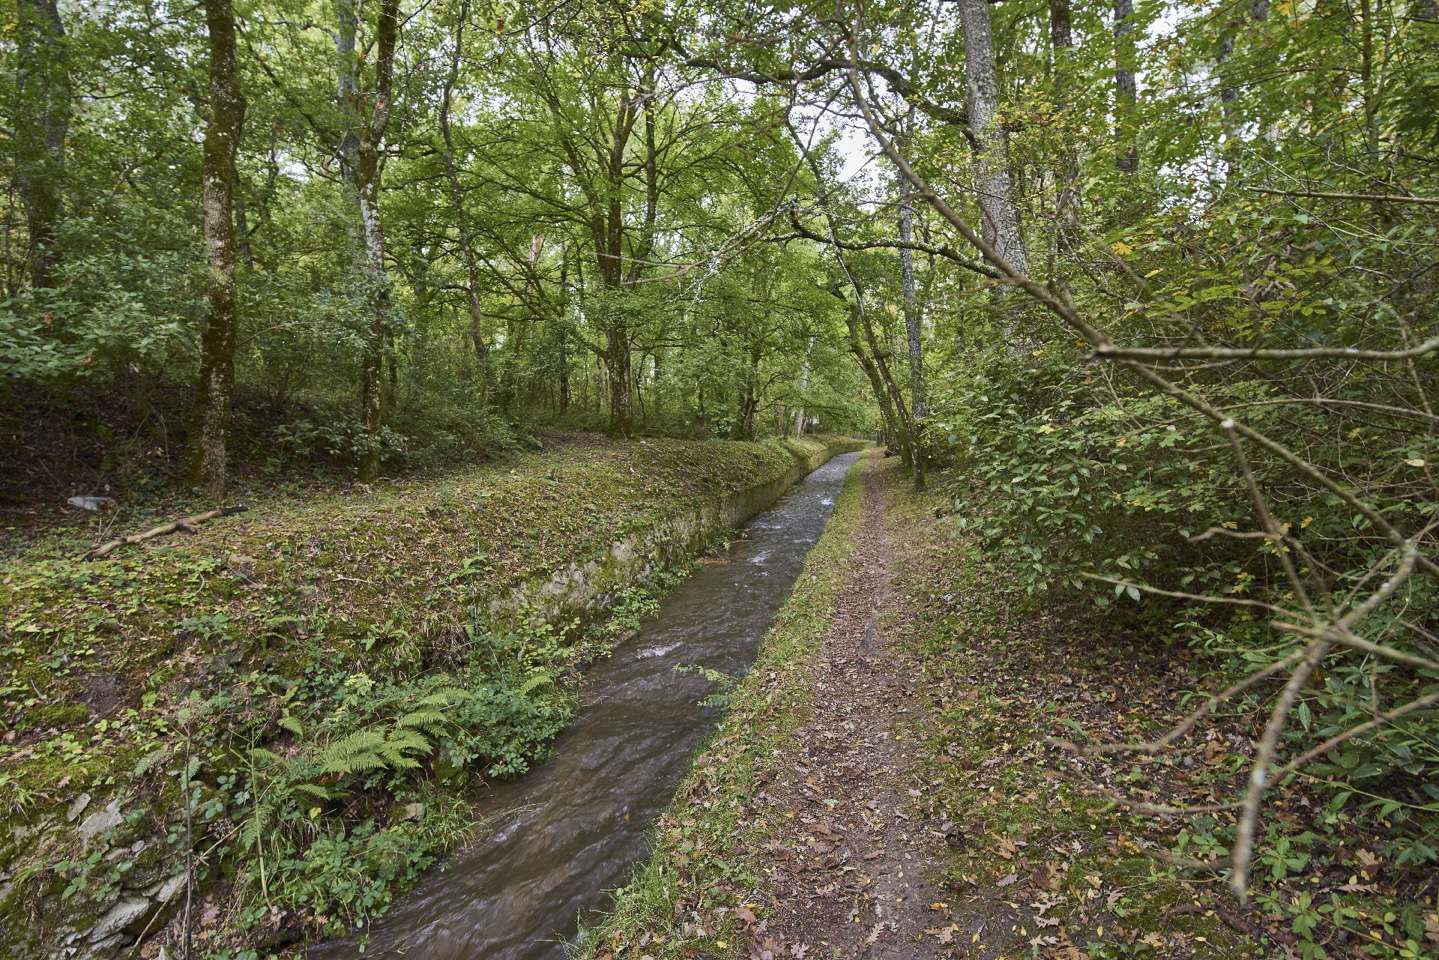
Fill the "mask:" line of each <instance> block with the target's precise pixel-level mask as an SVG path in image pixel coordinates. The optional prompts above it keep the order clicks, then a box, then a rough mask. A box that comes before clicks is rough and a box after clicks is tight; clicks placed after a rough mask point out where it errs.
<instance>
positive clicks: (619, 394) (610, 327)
mask: <svg viewBox="0 0 1439 960" xmlns="http://www.w3.org/2000/svg"><path fill="white" fill-rule="evenodd" d="M605 383H606V385H607V386H608V387H609V392H610V429H609V433H610V436H612V437H616V438H623V437H629V436H630V435H631V434H632V433H633V432H634V419H635V414H634V405H633V400H632V394H631V392H630V338H629V331H628V330H627V329H626V325H625V323H624V321H623V320H616V319H612V320H611V321H610V322H609V323H607V324H605Z"/></svg>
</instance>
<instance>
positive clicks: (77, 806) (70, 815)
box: [65, 793, 90, 823]
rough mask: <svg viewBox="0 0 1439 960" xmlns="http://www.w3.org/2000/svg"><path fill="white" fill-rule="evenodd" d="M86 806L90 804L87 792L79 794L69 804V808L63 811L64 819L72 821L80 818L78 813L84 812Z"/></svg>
mask: <svg viewBox="0 0 1439 960" xmlns="http://www.w3.org/2000/svg"><path fill="white" fill-rule="evenodd" d="M88 806H90V795H89V794H88V793H82V794H80V796H78V797H76V798H75V802H74V803H72V804H70V809H69V810H67V811H66V812H65V819H66V820H69V821H70V822H71V823H74V822H75V821H76V820H79V819H80V814H82V813H84V812H85V808H86V807H88Z"/></svg>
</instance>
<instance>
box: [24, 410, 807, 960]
mask: <svg viewBox="0 0 1439 960" xmlns="http://www.w3.org/2000/svg"><path fill="white" fill-rule="evenodd" d="M824 449H825V445H824V443H823V442H818V441H805V442H802V443H795V442H787V443H781V442H763V443H723V442H706V443H696V442H684V441H669V440H650V441H637V442H633V443H610V442H606V441H599V440H595V439H592V438H576V439H575V440H572V441H570V442H568V443H564V444H561V445H559V446H557V447H556V448H554V449H550V450H546V451H544V452H542V453H537V454H532V455H527V456H525V457H522V458H520V459H518V460H517V461H515V462H514V463H512V464H506V465H505V466H503V467H489V468H482V469H473V470H468V471H462V472H458V473H455V474H453V475H451V476H449V477H447V478H445V479H443V480H440V481H435V482H427V483H394V484H382V485H380V486H378V487H376V488H375V489H373V490H356V491H353V492H347V493H341V494H333V495H326V496H320V497H314V498H311V499H309V500H306V501H300V502H297V501H283V500H276V501H273V502H268V503H264V502H262V503H252V504H250V506H251V510H250V511H249V512H248V513H245V514H242V515H239V516H235V517H228V518H223V519H217V520H214V521H212V522H210V523H208V524H206V525H204V526H200V527H198V528H197V530H196V532H195V533H193V534H191V535H185V534H176V535H174V536H171V537H162V538H157V539H155V540H152V541H149V542H147V543H145V544H142V545H135V546H127V547H122V548H120V549H119V550H118V551H116V552H115V553H113V554H111V555H110V556H108V557H106V558H104V559H101V560H97V561H93V562H84V561H83V560H81V559H79V558H78V556H77V554H78V552H79V548H80V547H81V545H80V544H79V543H77V542H75V537H74V535H73V534H66V535H64V536H57V537H52V538H49V539H48V540H45V541H42V542H41V543H39V544H36V545H32V546H30V547H29V548H27V549H26V550H25V551H23V552H22V553H21V555H19V556H18V557H16V558H14V559H11V560H8V561H6V562H5V563H4V565H3V567H0V610H3V611H4V613H3V615H0V616H3V620H0V644H3V645H0V705H3V714H0V721H3V736H0V764H3V767H0V769H3V773H0V787H3V791H0V816H3V818H4V821H5V825H6V830H5V833H4V838H5V839H4V840H3V841H0V844H3V846H0V871H3V872H0V942H4V943H5V945H6V953H5V955H6V956H17V957H24V956H31V955H41V954H42V953H45V952H54V951H56V950H58V949H59V947H61V946H64V945H65V938H66V937H68V936H69V935H70V933H71V932H73V931H75V930H79V931H82V932H83V934H84V935H83V936H82V937H81V938H80V940H79V941H78V945H79V946H80V947H81V948H82V949H85V950H89V951H92V952H95V953H97V954H99V955H105V953H106V951H113V950H115V949H118V948H119V947H120V946H125V945H127V944H129V943H131V942H133V941H134V940H135V938H136V937H137V936H144V935H147V934H149V935H154V934H155V933H156V932H157V931H160V930H161V929H163V927H164V926H165V925H166V924H167V923H177V922H178V918H177V913H178V910H179V907H178V903H179V901H180V900H181V899H184V897H183V896H182V894H183V893H184V892H186V891H187V890H188V891H189V892H190V893H192V894H194V896H192V902H191V904H190V911H191V919H192V921H193V925H194V926H195V927H196V928H198V929H199V931H200V940H201V942H202V943H204V944H207V945H208V946H209V948H211V949H212V950H214V951H224V950H225V949H227V945H228V946H229V947H233V948H234V949H236V950H239V951H241V952H244V951H246V950H249V949H254V948H263V947H265V946H266V945H267V944H268V945H271V946H273V945H275V944H279V943H282V942H285V941H287V940H290V939H293V938H294V937H295V936H297V935H298V936H304V935H331V934H334V933H337V932H340V931H341V930H343V929H346V928H350V927H353V926H354V925H356V924H358V923H361V922H363V921H364V920H365V919H366V918H368V917H372V916H374V915H376V914H377V913H379V912H382V911H383V910H384V909H385V907H386V906H387V905H388V904H389V902H390V901H391V900H392V898H393V897H394V896H395V894H396V892H397V891H399V890H402V889H404V888H405V887H406V886H407V885H409V884H410V883H411V882H412V881H413V880H414V879H415V877H416V876H417V875H418V873H419V872H420V871H421V870H422V869H423V868H424V867H426V866H428V865H429V863H430V862H432V859H433V857H434V855H435V854H436V853H437V852H438V851H442V850H443V849H445V848H446V847H447V846H448V845H449V844H450V843H452V842H453V841H454V840H455V839H456V838H458V837H459V836H461V835H462V834H463V832H464V830H465V827H466V825H467V811H466V809H465V805H464V803H463V802H462V800H461V799H460V798H461V796H462V794H463V790H464V789H465V787H466V786H467V785H468V784H469V783H470V782H471V780H472V778H473V777H474V776H476V775H479V776H484V777H506V776H512V775H515V774H518V773H521V772H523V771H524V770H525V769H526V767H527V766H528V764H529V763H530V762H532V761H533V760H534V759H536V758H537V757H539V756H541V755H542V754H543V752H544V750H545V745H546V743H547V742H548V741H549V739H550V738H551V737H552V736H553V735H554V734H555V733H556V732H558V730H559V729H561V728H562V727H563V726H564V725H565V723H566V722H567V721H568V719H569V717H570V714H571V711H572V709H573V704H574V691H575V687H576V683H577V671H578V670H579V669H580V668H581V667H582V666H583V665H584V664H585V663H586V662H588V661H590V660H592V659H593V658H594V657H596V656H599V655H602V654H603V653H604V652H605V651H606V650H607V649H608V647H609V645H610V644H611V642H612V641H613V639H614V638H615V636H616V635H618V633H620V632H623V631H624V630H625V629H626V627H627V626H628V625H629V624H631V623H633V622H634V620H635V618H636V617H637V616H638V615H639V614H640V613H641V612H643V611H644V610H645V609H646V608H647V607H648V606H649V605H651V604H652V603H653V597H654V596H655V595H656V594H657V593H659V592H661V591H663V590H664V589H665V588H666V587H667V586H668V585H669V584H670V583H671V582H672V581H673V579H674V574H673V573H671V572H669V571H666V570H663V569H654V570H651V571H649V574H648V577H647V578H646V579H645V580H644V581H643V582H639V583H628V582H626V583H619V582H602V583H600V584H598V586H597V587H596V588H595V590H593V591H592V595H590V596H588V597H587V598H586V601H585V606H586V608H587V612H588V615H585V616H583V617H581V616H579V615H577V616H576V617H575V618H573V619H571V620H570V621H567V622H563V623H556V622H554V621H553V619H546V618H544V617H541V616H539V615H538V614H535V613H533V612H532V613H529V614H527V613H526V610H525V609H523V608H521V609H515V608H514V606H513V604H512V603H511V602H510V600H511V598H512V597H513V596H514V595H515V593H516V590H517V588H519V587H520V586H522V585H524V584H536V583H543V582H544V581H545V579H546V578H547V577H550V576H551V575H553V574H557V573H561V572H563V571H565V570H574V569H576V567H575V565H576V564H582V563H589V564H590V567H589V568H587V569H590V570H592V571H594V575H595V576H597V577H599V578H600V579H601V580H603V578H604V575H605V573H606V571H607V570H608V569H609V567H608V566H607V565H608V564H610V563H611V560H612V554H611V545H613V544H616V543H619V542H634V541H636V538H641V537H643V536H645V535H646V533H647V532H650V533H652V532H654V531H656V530H659V529H662V528H663V527H664V524H665V523H666V522H667V521H670V520H672V519H674V518H677V517H685V516H690V515H696V514H698V513H699V512H700V511H702V510H704V509H706V508H713V507H714V505H715V504H717V503H719V502H723V501H726V500H728V499H730V498H733V497H735V496H736V495H738V494H740V493H742V492H743V491H746V490H749V489H751V488H753V487H756V486H758V485H761V484H765V483H772V482H775V481H777V480H779V479H780V478H781V477H783V476H784V475H785V474H786V473H788V472H791V471H793V470H795V469H796V467H797V466H798V465H799V464H801V463H802V462H803V461H804V460H805V459H806V458H808V457H811V456H814V455H815V454H817V453H820V452H822V451H823V450H824ZM115 532H117V533H118V532H128V531H115ZM611 579H613V578H611ZM532 592H533V591H532ZM187 856H188V858H189V862H190V864H191V873H189V874H187V873H186V872H185V870H186V867H185V864H186V862H187ZM206 891H208V893H206ZM200 894H204V896H203V897H201V896H200Z"/></svg>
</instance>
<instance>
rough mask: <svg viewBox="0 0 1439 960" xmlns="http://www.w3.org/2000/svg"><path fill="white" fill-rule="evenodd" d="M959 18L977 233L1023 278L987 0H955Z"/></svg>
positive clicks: (1025, 263)
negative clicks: (1000, 115)
mask: <svg viewBox="0 0 1439 960" xmlns="http://www.w3.org/2000/svg"><path fill="white" fill-rule="evenodd" d="M959 19H960V25H961V27H962V28H963V30H964V74H965V81H966V86H967V93H968V95H967V97H966V102H967V106H968V107H969V129H970V135H971V136H972V137H973V142H974V171H975V178H974V179H975V183H974V186H975V190H976V192H977V193H978V195H979V211H980V227H981V232H982V233H983V235H984V239H985V240H987V241H988V242H989V243H990V245H991V246H993V247H994V249H995V250H996V251H997V252H998V253H999V255H1000V256H1002V257H1004V259H1005V260H1007V261H1008V262H1009V264H1010V266H1012V267H1014V268H1015V269H1016V270H1018V271H1019V272H1020V273H1023V274H1028V273H1029V257H1028V255H1027V254H1026V252H1025V248H1024V236H1023V234H1022V233H1021V232H1020V226H1019V209H1018V208H1017V207H1016V206H1015V203H1014V191H1013V189H1012V187H1011V185H1010V179H1009V145H1008V142H1007V140H1006V135H1005V130H1004V127H1003V125H1002V124H1001V123H1000V122H999V76H998V74H997V73H996V72H995V64H994V37H993V35H992V33H991V31H990V22H989V3H988V0H959Z"/></svg>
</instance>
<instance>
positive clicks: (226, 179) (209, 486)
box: [186, 0, 245, 499]
mask: <svg viewBox="0 0 1439 960" xmlns="http://www.w3.org/2000/svg"><path fill="white" fill-rule="evenodd" d="M204 2H205V27H206V31H207V32H208V34H209V40H210V122H209V123H208V124H207V125H206V127H205V143H204V147H203V156H202V161H201V181H202V184H203V187H202V189H203V208H204V229H205V250H206V253H207V254H208V256H209V261H210V269H209V273H208V274H207V276H206V281H205V300H206V303H207V305H208V307H209V314H210V315H209V317H208V319H207V320H206V323H205V332H204V334H203V335H202V337H201V341H200V382H199V384H198V386H197V388H196V390H195V406H194V409H193V411H192V412H191V435H192V439H191V443H192V449H191V453H190V464H189V469H188V471H187V474H186V480H187V482H188V483H189V484H190V485H191V486H196V487H203V488H204V489H205V491H206V493H208V494H209V495H210V496H211V498H213V499H219V497H220V496H221V495H222V494H223V493H224V490H225V433H226V429H227V427H228V425H229V420H230V401H231V397H232V395H233V393H234V389H235V331H236V328H237V327H238V326H239V311H238V305H237V303H236V295H235V264H236V259H237V248H236V242H235V220H234V190H235V154H236V152H237V151H238V149H239V145H240V135H241V131H242V129H243V127H244V122H245V97H244V95H243V94H242V93H241V91H240V72H239V66H238V64H237V62H236V55H235V15H234V12H233V11H232V9H231V7H230V0H204Z"/></svg>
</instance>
